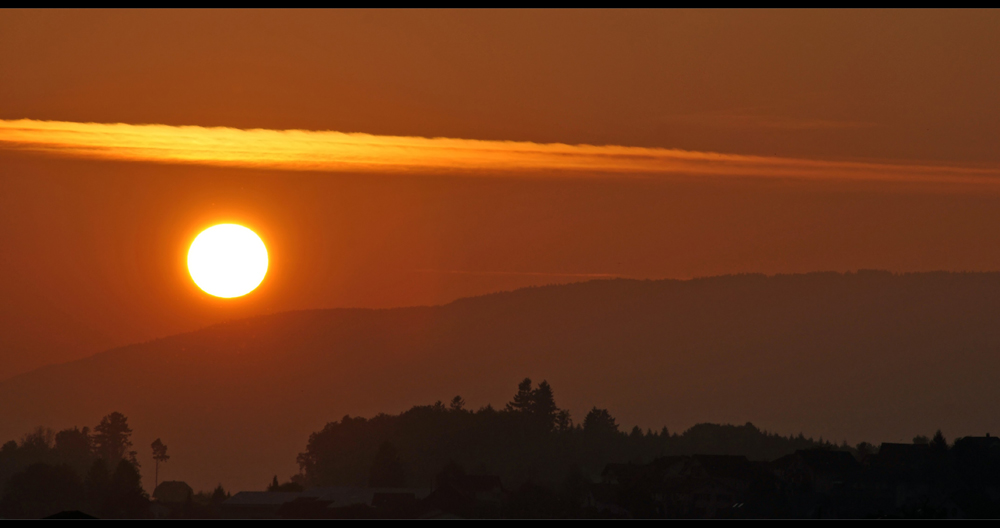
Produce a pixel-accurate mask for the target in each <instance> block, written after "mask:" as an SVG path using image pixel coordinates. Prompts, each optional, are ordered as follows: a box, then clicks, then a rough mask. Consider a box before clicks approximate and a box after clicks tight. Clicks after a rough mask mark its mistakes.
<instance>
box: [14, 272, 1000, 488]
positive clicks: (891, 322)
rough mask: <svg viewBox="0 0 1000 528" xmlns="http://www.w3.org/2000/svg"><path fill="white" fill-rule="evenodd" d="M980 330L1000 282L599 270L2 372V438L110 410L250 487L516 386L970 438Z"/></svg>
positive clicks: (204, 468) (269, 321)
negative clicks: (355, 427)
mask: <svg viewBox="0 0 1000 528" xmlns="http://www.w3.org/2000/svg"><path fill="white" fill-rule="evenodd" d="M998 321H1000V273H951V272H931V273H905V274H894V273H890V272H881V271H861V272H858V273H847V274H841V273H836V272H817V273H810V274H788V275H774V276H765V275H762V274H745V275H725V276H718V277H706V278H699V279H690V280H672V279H668V280H636V279H599V280H593V281H586V282H578V283H572V284H565V285H549V286H536V287H531V288H522V289H517V290H512V291H507V292H497V293H492V294H487V295H481V296H476V297H468V298H462V299H458V300H456V301H453V302H451V303H448V304H444V305H438V306H419V307H402V308H386V309H370V308H358V309H355V308H333V309H323V310H298V311H289V312H280V313H276V314H270V315H259V316H254V317H250V318H245V319H238V320H233V321H228V322H224V323H218V324H214V325H210V326H207V327H204V328H202V329H200V330H196V331H192V332H185V333H182V334H175V335H173V336H167V337H163V338H158V339H154V340H150V341H147V342H144V343H136V344H132V345H127V346H125V347H118V348H114V349H110V350H106V351H104V352H101V353H98V354H95V355H92V356H89V357H88V358H84V359H81V360H76V361H71V362H67V363H62V364H58V365H49V366H47V367H43V368H42V369H38V370H35V371H31V372H29V373H25V374H21V375H18V376H15V377H13V378H8V379H7V380H4V381H0V435H2V436H0V439H5V438H4V437H6V438H16V437H18V436H19V435H20V434H23V433H24V432H26V431H28V430H30V429H32V428H33V427H35V426H37V425H46V426H50V427H53V428H62V427H68V426H72V425H81V426H82V425H93V424H94V423H96V422H97V420H98V419H99V418H100V416H103V415H104V414H106V413H108V412H111V411H114V410H118V411H121V412H123V413H125V414H126V415H128V416H129V418H130V422H131V423H132V424H133V429H134V430H135V431H136V446H137V449H138V450H139V452H140V460H144V458H143V457H144V456H146V454H145V453H144V452H145V451H146V449H145V446H146V445H148V442H149V441H151V440H152V439H153V438H156V437H162V438H163V440H164V441H165V442H166V443H167V444H168V445H169V446H170V449H171V453H172V454H173V456H174V457H173V458H172V459H171V461H170V463H168V465H167V467H166V471H167V472H168V474H170V472H173V471H177V473H176V476H177V478H180V479H183V480H188V481H189V482H190V483H192V484H193V485H195V487H196V488H198V487H201V488H205V489H207V488H209V487H213V486H214V485H215V484H216V483H217V482H219V481H222V482H223V483H225V484H226V485H227V487H230V486H236V487H238V488H240V489H247V488H249V489H255V487H256V488H259V487H261V486H263V485H264V484H265V483H266V481H267V480H269V479H270V476H271V475H273V474H275V473H277V474H279V475H287V474H289V473H292V472H294V471H295V470H296V467H295V462H294V460H295V455H296V454H297V453H298V452H300V451H301V450H302V449H303V448H304V446H305V442H306V440H307V438H308V435H309V433H311V432H313V431H317V430H319V429H320V428H322V426H323V425H324V424H325V423H326V422H327V421H331V420H336V419H339V418H340V417H341V416H343V415H344V414H352V415H365V416H371V415H374V414H377V413H379V412H400V411H403V410H405V409H407V408H409V407H410V406H412V405H415V404H427V403H431V402H433V401H435V400H445V401H447V400H448V399H450V398H451V397H452V396H454V395H455V394H461V395H462V396H463V397H465V399H466V401H468V402H469V404H470V405H471V406H480V405H486V404H488V403H489V404H493V405H494V406H502V405H503V403H504V402H505V401H507V400H508V399H509V397H510V395H511V394H512V393H513V391H514V386H515V385H516V383H517V382H518V381H520V379H522V378H524V377H525V376H528V377H531V378H532V379H535V380H537V381H540V380H542V379H547V380H549V382H550V383H551V384H552V386H553V387H554V389H555V391H556V399H557V401H558V402H559V404H560V406H562V407H566V408H569V409H570V410H571V411H572V413H573V417H574V418H575V419H577V420H580V419H582V417H583V414H585V413H586V411H587V410H589V409H590V407H592V406H598V407H602V408H608V409H609V410H610V411H611V412H612V414H613V415H614V416H616V417H617V418H618V419H619V423H622V424H623V425H624V426H626V427H631V426H632V425H640V426H642V427H643V428H646V427H653V428H656V429H659V427H661V426H664V425H666V426H668V427H669V428H670V429H671V430H680V429H683V428H685V427H688V426H690V425H693V424H695V423H702V422H717V423H745V422H753V423H754V424H757V425H758V426H760V427H762V428H765V429H768V430H771V431H775V432H778V433H781V434H794V433H799V432H805V433H807V434H809V435H815V436H822V437H825V438H827V439H831V440H834V441H837V442H839V441H840V440H841V439H846V440H849V441H851V442H852V443H853V442H857V441H860V440H869V441H876V442H877V441H882V440H886V441H898V440H909V438H912V436H914V435H916V434H929V433H932V432H933V430H934V429H936V428H939V427H940V428H943V429H945V432H946V434H949V435H960V434H961V435H964V434H973V433H975V434H982V433H983V432H985V431H984V429H985V430H989V429H990V428H996V427H998V426H1000V423H998V422H997V420H998V418H997V416H998V414H1000V413H998V412H997V411H1000V404H997V403H994V402H996V401H998V400H1000V389H996V388H994V386H993V385H994V384H993V380H994V379H996V375H997V374H1000V353H998V352H1000V329H997V328H996V327H997V326H998V325H996V323H997V322H998ZM264 431H267V434H266V435H265V434H264ZM147 437H149V438H147ZM272 437H273V438H272ZM249 461H253V463H252V464H251V463H248V462H249ZM147 467H148V466H147ZM163 469H164V468H161V473H162V471H163ZM161 476H162V475H161ZM170 478H173V477H170Z"/></svg>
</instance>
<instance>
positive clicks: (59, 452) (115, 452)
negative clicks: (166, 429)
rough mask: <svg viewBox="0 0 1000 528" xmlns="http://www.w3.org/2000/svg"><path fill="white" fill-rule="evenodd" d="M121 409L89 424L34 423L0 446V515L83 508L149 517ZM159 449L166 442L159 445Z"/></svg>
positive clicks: (26, 515)
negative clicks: (67, 426) (48, 425)
mask: <svg viewBox="0 0 1000 528" xmlns="http://www.w3.org/2000/svg"><path fill="white" fill-rule="evenodd" d="M131 437H132V429H131V428H130V427H129V425H128V419H127V418H126V417H125V415H123V414H121V413H118V412H113V413H111V414H109V415H107V416H105V417H104V418H102V419H101V421H100V423H98V424H97V426H95V427H94V429H93V430H90V428H88V427H84V428H82V429H80V428H77V427H73V428H70V429H64V430H62V431H59V432H53V431H52V430H51V429H47V428H44V427H39V428H38V429H36V430H35V431H32V432H30V433H28V434H25V435H24V436H23V437H22V438H21V440H20V441H19V442H16V441H13V440H11V441H9V442H7V443H5V444H3V447H0V489H2V495H0V517H6V518H39V517H41V516H44V515H49V514H52V513H53V512H58V511H64V510H65V511H72V510H77V511H87V512H92V514H93V515H97V516H100V517H108V518H145V517H149V504H150V502H149V496H148V494H146V492H145V491H144V490H143V488H142V482H141V476H140V474H139V463H138V462H137V461H136V458H135V455H136V452H135V451H134V450H133V449H132V439H131ZM163 453H164V455H165V453H166V448H165V447H163Z"/></svg>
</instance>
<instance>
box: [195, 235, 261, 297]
mask: <svg viewBox="0 0 1000 528" xmlns="http://www.w3.org/2000/svg"><path fill="white" fill-rule="evenodd" d="M187 261H188V271H189V272H190V273H191V279H192V280H194V283H195V284H197V285H198V287H199V288H201V289H202V290H205V293H208V294H209V295H214V296H216V297H225V298H232V297H240V296H242V295H246V294H248V293H250V292H252V291H253V290H254V289H256V288H257V286H258V285H260V283H261V281H263V280H264V275H266V274H267V248H266V247H264V242H263V241H262V240H261V239H260V237H259V236H257V233H254V232H253V231H251V230H249V229H247V228H245V227H243V226H241V225H237V224H219V225H216V226H212V227H210V228H208V229H206V230H204V231H202V232H201V233H200V234H199V235H198V236H197V237H195V239H194V242H192V243H191V249H189V250H188V259H187Z"/></svg>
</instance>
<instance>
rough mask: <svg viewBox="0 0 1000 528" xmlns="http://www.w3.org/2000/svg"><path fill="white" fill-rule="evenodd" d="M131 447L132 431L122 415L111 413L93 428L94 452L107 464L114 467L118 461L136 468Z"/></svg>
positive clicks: (136, 464) (136, 463)
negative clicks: (125, 462) (127, 462)
mask: <svg viewBox="0 0 1000 528" xmlns="http://www.w3.org/2000/svg"><path fill="white" fill-rule="evenodd" d="M131 447H132V429H131V428H130V427H129V426H128V418H126V417H125V415H124V414H122V413H120V412H113V413H111V414H109V415H107V416H105V417H104V418H102V419H101V423H99V424H97V427H95V428H94V451H95V452H96V453H97V456H98V457H99V458H103V459H104V460H107V461H108V463H109V464H112V465H114V466H116V465H117V464H118V461H119V460H127V461H129V462H130V463H131V464H132V465H134V466H136V467H138V465H139V463H138V462H137V461H136V459H135V455H136V452H135V451H132V450H131Z"/></svg>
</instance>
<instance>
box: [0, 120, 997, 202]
mask: <svg viewBox="0 0 1000 528" xmlns="http://www.w3.org/2000/svg"><path fill="white" fill-rule="evenodd" d="M0 148H2V149H9V150H20V151H36V152H45V153H49V154H52V155H59V156H70V157H79V158H91V159H101V160H120V161H141V162H153V163H174V164H177V163H180V164H200V165H212V166H221V167H242V168H259V169H273V170H290V171H324V172H349V173H414V174H419V173H440V172H451V173H456V174H463V175H468V176H504V175H508V176H509V175H515V176H516V175H524V176H542V177H594V176H596V177H602V176H613V175H631V176H636V177H663V176H694V177H709V176H714V177H735V178H777V179H811V180H850V181H882V182H900V183H936V184H964V185H970V184H971V185H988V186H1000V168H982V167H953V166H939V165H923V164H899V163H865V162H849V161H826V160H808V159H798V158H783V157H773V156H745V155H737V154H722V153H713V152H695V151H686V150H677V149H662V148H642V147H627V146H614V145H607V146H593V145H566V144H559V143H549V144H542V143H531V142H523V141H522V142H518V141H483V140H473V139H451V138H423V137H405V136H377V135H371V134H358V133H342V132H332V131H307V130H265V129H251V130H242V129H234V128H223V127H199V126H168V125H130V124H120V123H119V124H101V123H74V122H64V121H36V120H28V119H22V120H0Z"/></svg>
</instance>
